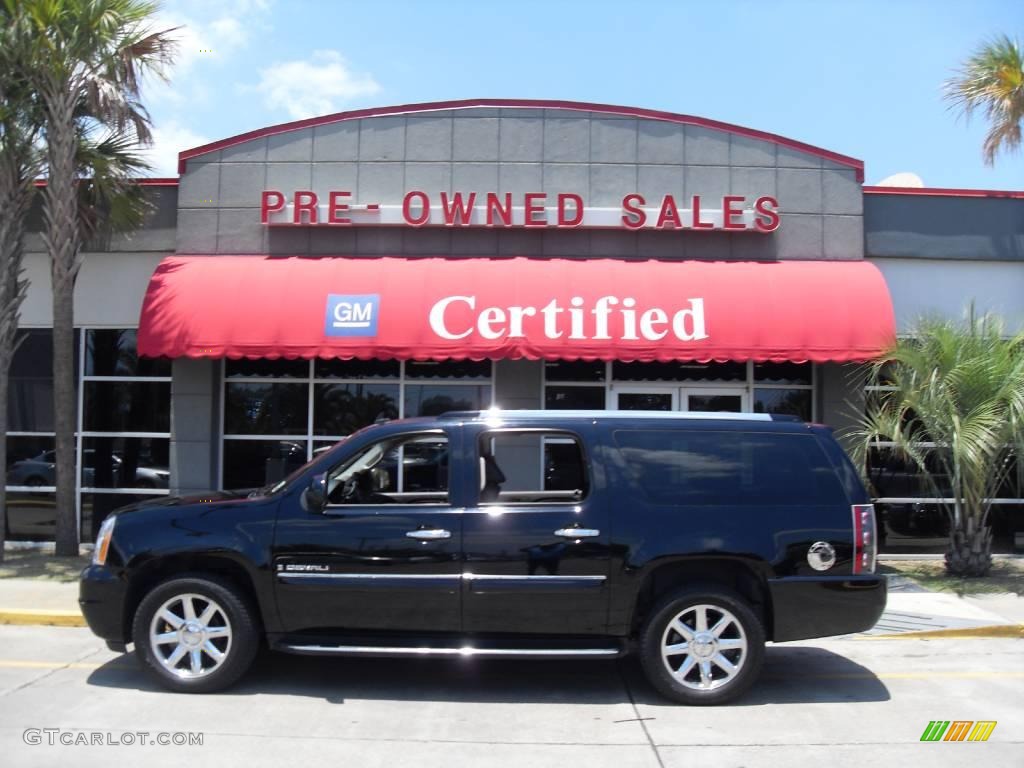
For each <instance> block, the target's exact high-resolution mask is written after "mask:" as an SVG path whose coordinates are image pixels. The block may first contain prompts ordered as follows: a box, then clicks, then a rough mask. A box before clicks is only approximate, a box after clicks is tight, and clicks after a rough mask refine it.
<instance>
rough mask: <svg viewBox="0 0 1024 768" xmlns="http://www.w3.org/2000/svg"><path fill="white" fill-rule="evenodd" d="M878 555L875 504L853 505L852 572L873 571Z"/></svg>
mask: <svg viewBox="0 0 1024 768" xmlns="http://www.w3.org/2000/svg"><path fill="white" fill-rule="evenodd" d="M877 556H878V536H877V529H876V526H875V505H874V504H854V505H853V572H854V573H874V572H875V558H876V557H877Z"/></svg>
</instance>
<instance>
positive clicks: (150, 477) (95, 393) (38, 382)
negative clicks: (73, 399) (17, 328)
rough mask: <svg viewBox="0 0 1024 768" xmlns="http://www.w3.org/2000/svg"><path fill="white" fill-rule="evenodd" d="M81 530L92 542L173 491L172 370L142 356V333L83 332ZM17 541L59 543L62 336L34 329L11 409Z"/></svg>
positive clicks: (12, 514) (9, 474) (19, 359)
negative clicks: (56, 369) (56, 374)
mask: <svg viewBox="0 0 1024 768" xmlns="http://www.w3.org/2000/svg"><path fill="white" fill-rule="evenodd" d="M74 354H75V369H76V370H77V371H78V376H76V381H75V386H76V389H77V392H78V399H77V416H76V418H77V425H78V429H77V430H76V443H75V450H76V462H75V463H76V465H77V467H78V468H79V472H78V476H77V477H76V480H75V483H76V490H77V492H78V509H77V510H76V511H77V513H78V523H79V525H78V530H79V536H80V538H81V540H82V541H86V542H88V541H93V540H94V539H95V538H96V533H97V531H98V529H99V525H100V523H102V522H103V518H104V517H106V515H107V514H108V513H109V512H110V511H111V510H113V509H116V508H117V507H120V506H123V505H125V504H129V503H132V502H133V501H136V500H140V499H144V498H151V497H152V496H156V495H162V494H167V493H169V489H168V485H169V477H170V470H169V466H168V465H169V461H168V454H169V448H170V413H171V368H170V361H169V360H166V359H157V360H151V359H147V358H139V356H138V353H137V349H136V331H135V329H133V328H125V329H112V328H102V329H76V330H75V352H74ZM8 417H9V425H8V430H9V431H8V433H7V436H6V439H7V451H8V453H7V466H6V467H5V468H4V469H5V481H6V483H7V489H8V490H7V494H8V495H7V514H8V536H9V537H10V538H11V539H13V540H17V539H31V540H39V539H43V540H45V539H51V540H52V539H53V537H54V531H55V510H54V502H53V500H54V493H53V491H54V484H55V483H56V468H55V463H54V462H55V458H56V457H55V455H54V435H53V333H52V331H51V330H50V329H37V330H30V331H28V332H27V333H26V337H25V341H24V342H23V343H22V345H21V346H20V347H19V349H18V352H17V354H16V355H15V358H14V361H13V364H12V368H11V399H10V402H9V404H8Z"/></svg>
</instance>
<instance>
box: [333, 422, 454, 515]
mask: <svg viewBox="0 0 1024 768" xmlns="http://www.w3.org/2000/svg"><path fill="white" fill-rule="evenodd" d="M448 469H449V461H448V438H447V437H446V436H445V435H443V434H439V433H429V434H418V435H401V436H396V437H392V438H388V439H387V440H381V441H380V442H377V443H373V444H372V445H370V446H367V447H366V448H364V449H363V450H362V451H360V452H359V453H358V454H356V455H355V456H353V457H351V458H349V459H348V460H347V461H346V462H344V463H343V464H341V465H339V466H337V467H335V468H334V469H332V470H331V471H330V472H329V473H328V474H327V499H328V502H329V503H330V504H334V505H344V504H447V503H448Z"/></svg>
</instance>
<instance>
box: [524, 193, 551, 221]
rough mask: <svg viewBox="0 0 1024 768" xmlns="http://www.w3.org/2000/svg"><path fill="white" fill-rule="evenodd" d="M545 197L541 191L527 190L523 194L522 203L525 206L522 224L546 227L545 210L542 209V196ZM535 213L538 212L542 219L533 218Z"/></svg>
mask: <svg viewBox="0 0 1024 768" xmlns="http://www.w3.org/2000/svg"><path fill="white" fill-rule="evenodd" d="M545 197H547V195H545V194H544V193H543V192H527V193H526V194H525V195H524V196H523V203H524V206H525V209H526V210H525V216H526V218H525V220H524V221H523V225H524V226H527V227H546V226H547V225H548V221H547V216H546V212H545V211H544V198H545ZM538 200H539V201H540V205H537V201H538ZM535 213H539V214H541V215H543V216H544V218H543V219H541V220H540V221H538V220H537V219H535V218H533V215H534V214H535Z"/></svg>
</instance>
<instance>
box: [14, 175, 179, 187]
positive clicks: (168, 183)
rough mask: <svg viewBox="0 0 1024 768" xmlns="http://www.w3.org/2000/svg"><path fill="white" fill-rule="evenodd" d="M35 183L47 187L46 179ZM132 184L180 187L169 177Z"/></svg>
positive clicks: (133, 181)
mask: <svg viewBox="0 0 1024 768" xmlns="http://www.w3.org/2000/svg"><path fill="white" fill-rule="evenodd" d="M33 183H34V184H35V185H36V186H37V187H45V186H46V179H36V180H35V182H33ZM132 183H133V184H138V185H139V186H140V187H176V186H178V179H177V178H172V177H167V176H164V177H156V176H146V177H143V178H138V179H132Z"/></svg>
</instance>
